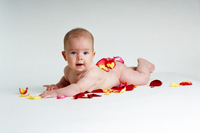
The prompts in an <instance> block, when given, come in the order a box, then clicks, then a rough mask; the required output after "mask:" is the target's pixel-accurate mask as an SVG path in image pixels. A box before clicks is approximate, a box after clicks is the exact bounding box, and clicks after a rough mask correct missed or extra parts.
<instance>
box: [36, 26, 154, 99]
mask: <svg viewBox="0 0 200 133" xmlns="http://www.w3.org/2000/svg"><path fill="white" fill-rule="evenodd" d="M68 33H69V34H70V35H68V34H66V36H65V39H64V40H65V42H64V44H65V49H64V50H65V51H63V52H62V55H63V57H64V59H65V61H67V62H68V65H67V66H66V67H65V69H64V76H63V77H62V78H61V80H60V81H59V82H58V83H57V84H53V85H44V87H47V89H46V91H44V92H43V93H42V94H40V96H41V97H42V98H55V97H60V96H63V95H65V96H68V97H70V96H74V95H76V94H78V93H81V92H85V91H88V92H91V91H93V90H96V89H106V88H112V87H114V86H118V85H119V84H120V83H124V82H127V84H134V85H145V84H147V83H148V81H149V78H150V73H152V72H153V71H154V69H155V66H154V65H153V64H152V63H150V62H148V61H147V60H145V59H142V58H139V59H138V65H137V67H127V66H126V65H125V64H122V63H121V62H118V61H115V63H116V66H115V67H114V68H113V69H110V71H109V72H106V71H104V70H102V69H100V68H99V67H97V66H96V65H95V64H94V63H93V58H94V56H95V52H94V50H93V49H94V48H93V41H92V40H93V39H92V37H91V34H90V33H89V32H88V31H85V30H83V29H75V30H72V31H70V32H68Z"/></svg>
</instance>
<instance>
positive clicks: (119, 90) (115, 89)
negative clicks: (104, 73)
mask: <svg viewBox="0 0 200 133" xmlns="http://www.w3.org/2000/svg"><path fill="white" fill-rule="evenodd" d="M123 89H124V88H122V87H113V88H112V90H113V91H114V92H121V90H123Z"/></svg>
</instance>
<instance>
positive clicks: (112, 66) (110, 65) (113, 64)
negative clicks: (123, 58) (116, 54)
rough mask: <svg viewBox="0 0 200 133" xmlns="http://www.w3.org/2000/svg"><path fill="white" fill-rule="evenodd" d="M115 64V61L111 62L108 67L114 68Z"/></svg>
mask: <svg viewBox="0 0 200 133" xmlns="http://www.w3.org/2000/svg"><path fill="white" fill-rule="evenodd" d="M114 66H115V63H114V62H112V63H111V64H107V67H109V68H111V69H113V68H114Z"/></svg>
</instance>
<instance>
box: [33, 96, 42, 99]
mask: <svg viewBox="0 0 200 133" xmlns="http://www.w3.org/2000/svg"><path fill="white" fill-rule="evenodd" d="M33 98H34V99H41V96H34V97H33Z"/></svg>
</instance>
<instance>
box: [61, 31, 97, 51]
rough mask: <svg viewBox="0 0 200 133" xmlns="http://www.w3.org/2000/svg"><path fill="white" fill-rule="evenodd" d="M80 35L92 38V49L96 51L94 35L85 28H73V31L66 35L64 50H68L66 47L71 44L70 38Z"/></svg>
mask: <svg viewBox="0 0 200 133" xmlns="http://www.w3.org/2000/svg"><path fill="white" fill-rule="evenodd" d="M80 37H84V38H87V39H89V40H91V44H92V45H91V46H92V51H94V37H93V35H92V34H91V33H90V32H89V31H88V30H86V29H83V28H75V29H72V30H71V31H69V32H68V33H67V34H66V35H65V37H64V50H66V48H67V46H68V44H69V40H70V39H71V38H80Z"/></svg>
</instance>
